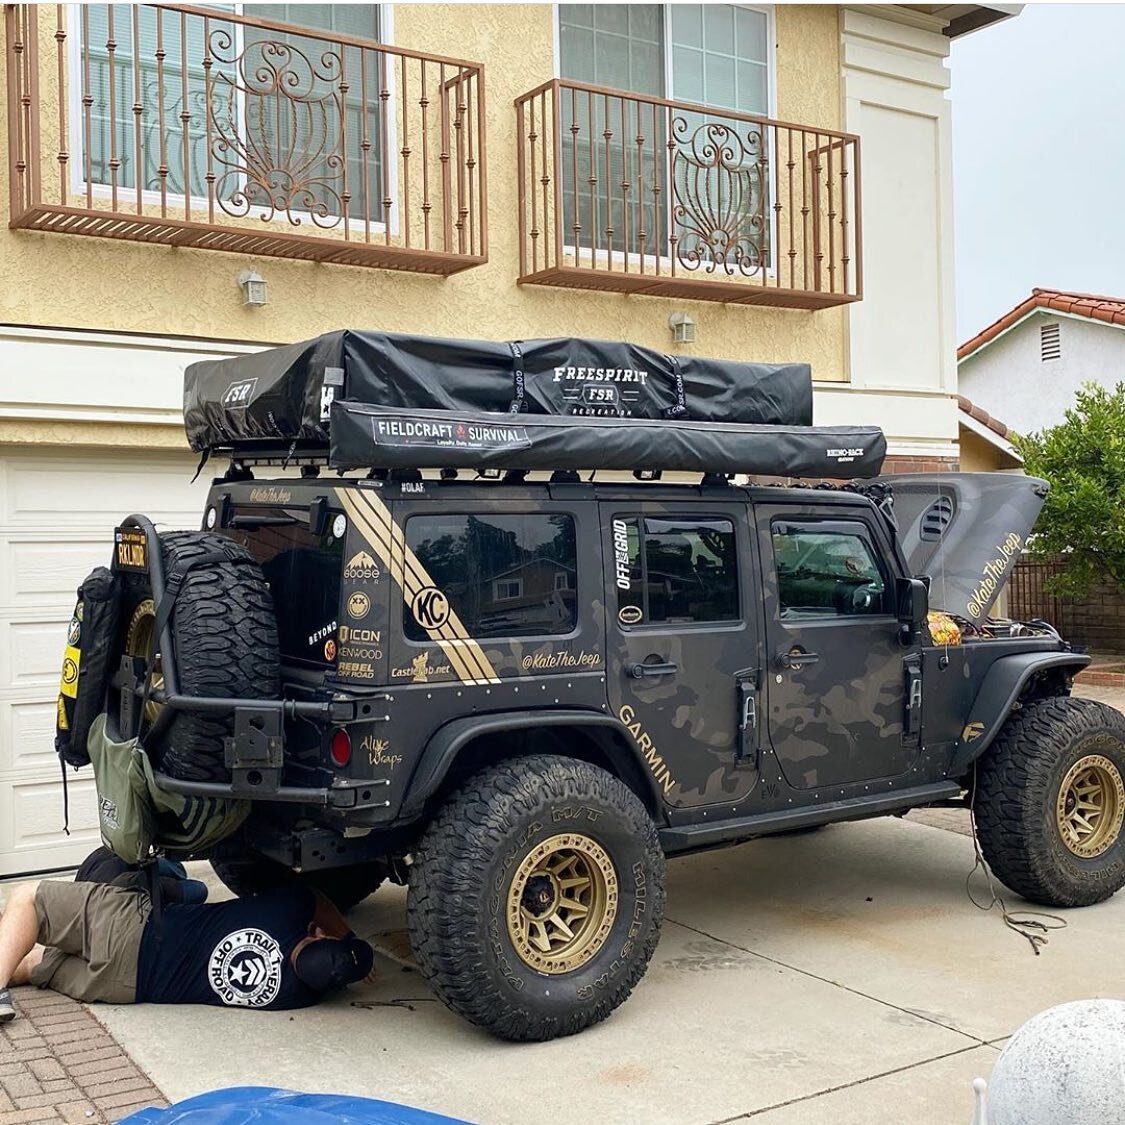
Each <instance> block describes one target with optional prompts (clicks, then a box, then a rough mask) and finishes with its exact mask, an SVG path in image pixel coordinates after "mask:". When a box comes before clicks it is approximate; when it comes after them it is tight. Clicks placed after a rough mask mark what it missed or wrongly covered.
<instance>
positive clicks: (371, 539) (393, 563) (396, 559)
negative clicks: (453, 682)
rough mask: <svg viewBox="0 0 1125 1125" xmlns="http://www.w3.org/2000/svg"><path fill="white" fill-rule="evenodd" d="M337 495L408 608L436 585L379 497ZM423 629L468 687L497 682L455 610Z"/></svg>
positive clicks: (344, 491) (350, 492)
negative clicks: (439, 622) (422, 593)
mask: <svg viewBox="0 0 1125 1125" xmlns="http://www.w3.org/2000/svg"><path fill="white" fill-rule="evenodd" d="M336 498H337V499H338V500H339V501H340V504H341V506H342V507H343V508H344V511H345V512H347V514H348V516H349V518H350V519H351V521H352V523H354V524H355V526H356V527H357V529H358V530H359V532H360V534H361V535H362V536H363V538H364V539H365V540H366V541H367V543H368V544H369V546H370V547H371V548H372V549H373V550H374V551H375V553H376V554H377V555H378V556H379V559H380V561H381V562H382V563H383V565H384V566H385V567H386V568H387V572H388V573H389V574H390V576H391V578H392V579H393V580H394V581H395V582H397V583H398V585H399V589H400V590H401V591H402V598H403V602H404V603H405V605H406V608H407V609H408V610H410V609H411V607H412V605H413V603H414V599H415V598H416V597H417V595H418V594H419V593H420V592H421V591H423V590H425V589H427V588H436V587H435V584H434V581H433V579H432V578H431V577H430V575H429V573H428V572H427V571H426V568H425V567H424V566H423V565H422V564H421V562H420V561H419V560H418V557H417V556H416V555H415V554H414V552H413V551H412V550H410V548H409V547H407V545H406V539H405V536H404V535H403V532H402V528H400V527H399V526H398V525H397V524H395V522H394V521H393V520H392V519H391V514H390V511H389V510H388V509H387V506H386V504H384V503H383V501H382V499H381V498H380V497H378V496H374V495H371V494H369V493H363V492H355V491H353V490H350V489H342V488H341V489H336ZM419 624H421V623H419ZM423 628H425V630H426V633H427V634H428V635H429V637H430V639H431V640H433V641H436V642H437V644H438V645H439V647H440V648H441V650H442V652H444V653H445V655H446V656H447V657H448V659H449V663H450V665H451V666H452V668H453V670H454V671H455V672H456V673H457V676H458V678H459V679H460V680H461V681H462V682H463V683H465V684H468V685H470V686H479V685H483V684H498V683H500V678H499V676H497V674H496V669H495V668H494V667H493V666H492V662H491V661H490V660H489V659H488V657H487V656H486V655H485V654H484V650H483V649H482V648H481V647H480V645H479V644H478V643H477V642H476V641H475V640H473V639H472V638H471V637H469V635H468V632H467V630H466V629H465V626H464V624H463V623H462V622H461V619H460V618H459V617H458V616H457V614H456V613H454V612H452V611H451V612H450V614H449V617H448V618H447V619H446V621H445V622H444V623H443V624H442V625H441V626H439V627H436V628H427V627H426V626H423Z"/></svg>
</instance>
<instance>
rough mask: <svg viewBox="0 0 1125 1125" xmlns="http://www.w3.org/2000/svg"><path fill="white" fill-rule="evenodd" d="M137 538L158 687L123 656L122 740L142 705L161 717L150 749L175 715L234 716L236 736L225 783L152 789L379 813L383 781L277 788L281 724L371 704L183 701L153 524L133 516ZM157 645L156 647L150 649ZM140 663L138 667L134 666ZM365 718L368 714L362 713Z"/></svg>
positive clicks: (347, 719)
mask: <svg viewBox="0 0 1125 1125" xmlns="http://www.w3.org/2000/svg"><path fill="white" fill-rule="evenodd" d="M121 526H122V527H133V528H136V529H137V530H138V531H140V532H142V533H143V534H144V537H145V541H146V551H145V559H146V566H147V570H148V577H149V583H150V586H151V588H152V600H153V605H154V606H155V607H156V612H157V620H158V621H159V622H160V623H161V625H160V636H159V637H158V638H156V639H155V643H156V644H159V648H160V662H161V674H162V676H163V678H164V686H163V687H162V688H153V687H151V678H150V676H149V675H148V674H147V670H146V669H147V666H148V665H149V664H150V663H151V659H152V654H151V653H150V654H149V659H148V660H144V659H143V658H139V657H132V656H129V655H125V656H123V657H122V661H121V668H120V671H119V673H118V678H117V682H118V683H119V684H120V687H121V691H122V697H123V699H127V700H128V704H126V705H123V706H122V712H123V713H122V716H121V722H122V727H123V728H128V729H123V730H122V734H123V736H124V737H127V738H128V737H133V736H136V737H140V733H141V731H140V726H141V722H142V719H143V715H144V709H145V708H144V704H145V701H146V700H151V701H152V702H154V703H158V704H160V711H159V712H158V713H157V715H156V718H155V719H154V720H153V722H152V725H151V726H150V727H149V729H148V730H147V731H146V732H145V734H144V741H146V742H149V743H153V744H155V743H156V741H157V740H158V739H159V738H160V736H161V735H162V734H163V733H164V732H165V731H166V730H167V728H168V726H169V724H170V723H171V722H172V720H173V719H174V718H175V716H176V714H177V712H185V711H186V712H194V713H202V714H216V715H227V714H233V716H234V734H233V735H232V736H231V737H229V738H227V739H225V740H224V743H225V745H224V754H223V756H224V761H225V763H226V765H227V766H228V767H229V769H230V771H231V781H230V782H229V783H226V782H201V781H184V780H181V779H180V778H174V777H169V776H168V775H167V774H165V773H160V772H155V773H154V777H155V780H156V782H157V784H158V785H159V786H160V787H161V788H163V789H167V790H168V791H169V792H172V793H183V794H185V795H186V796H198V797H223V798H229V799H232V800H240V799H246V798H250V799H257V800H265V801H281V802H287V803H293V804H307V805H319V806H327V807H331V808H351V809H354V808H367V807H380V808H385V807H387V806H388V805H389V802H387V801H377V800H374V799H373V791H377V790H378V789H380V788H382V787H383V786H387V785H389V784H390V781H389V780H387V779H385V778H380V779H374V780H371V779H369V780H363V781H354V780H351V779H344V778H339V779H335V780H334V781H333V783H332V785H331V786H318V787H304V786H285V785H282V784H281V774H282V769H283V767H284V763H285V731H284V722H285V720H286V719H296V718H301V719H308V720H310V721H312V722H313V723H321V724H324V725H332V726H346V725H347V724H348V723H351V722H354V721H355V720H356V719H357V717H358V716H359V710H360V707H361V706H364V707H365V708H367V709H368V710H369V709H370V704H371V702H372V701H373V698H377V699H385V698H386V696H379V697H370V696H364V697H363V698H362V699H360V698H359V697H357V696H354V695H345V694H342V693H337V694H336V695H335V696H334V697H333V698H332V699H327V700H320V701H316V702H313V701H302V700H297V699H236V698H224V697H219V696H198V695H184V694H183V693H182V692H181V691H180V688H179V682H180V680H179V670H178V668H177V665H176V652H175V646H174V643H173V635H172V618H171V614H170V613H164V614H161V612H160V609H161V607H162V606H163V604H164V599H165V598H166V597H168V596H169V595H168V592H167V584H166V582H165V576H164V561H163V558H162V557H161V553H160V536H159V534H158V533H157V531H156V528H155V527H154V526H153V524H152V521H151V520H149V519H148V518H147V517H146V516H140V515H131V516H128V517H127V518H126V519H124V520H123V521H122V523H121ZM154 647H155V646H154ZM138 665H140V667H138ZM364 717H365V719H369V718H370V716H369V715H366V714H365V715H364Z"/></svg>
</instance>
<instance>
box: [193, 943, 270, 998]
mask: <svg viewBox="0 0 1125 1125" xmlns="http://www.w3.org/2000/svg"><path fill="white" fill-rule="evenodd" d="M281 965H282V955H281V946H279V945H278V944H277V941H276V939H274V938H273V937H271V936H270V935H269V934H267V933H266V932H265V931H264V930H255V929H245V930H235V931H234V933H232V934H227V936H226V937H225V938H223V940H222V941H220V942H219V944H218V945H216V946H215V948H214V951H213V952H212V953H211V959H210V961H209V962H208V963H207V983H208V984H209V985H210V986H211V991H212V992H214V993H215V995H216V996H218V997H219V999H220V1000H222V1002H223V1003H224V1004H228V1005H230V1006H231V1007H234V1008H264V1007H266V1006H267V1005H268V1004H270V1003H272V1002H273V1001H274V1000H276V999H277V994H278V993H279V992H280V991H281Z"/></svg>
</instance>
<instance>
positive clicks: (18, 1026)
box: [0, 988, 168, 1125]
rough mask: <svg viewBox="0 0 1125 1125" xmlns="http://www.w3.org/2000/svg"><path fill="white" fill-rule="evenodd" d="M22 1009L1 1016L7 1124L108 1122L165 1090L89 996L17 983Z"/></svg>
mask: <svg viewBox="0 0 1125 1125" xmlns="http://www.w3.org/2000/svg"><path fill="white" fill-rule="evenodd" d="M12 997H13V999H14V1000H15V1002H16V1008H17V1009H18V1011H19V1017H18V1018H17V1019H15V1020H14V1021H13V1022H12V1023H7V1024H0V1125H23V1123H24V1122H27V1123H29V1125H30V1123H33V1122H45V1123H50V1122H65V1123H66V1125H106V1123H108V1122H114V1121H120V1120H121V1118H123V1117H127V1116H128V1115H129V1114H130V1113H132V1112H133V1111H134V1110H137V1109H142V1108H144V1107H145V1106H153V1105H155V1106H166V1105H167V1104H168V1102H167V1100H166V1099H165V1097H164V1095H163V1094H161V1092H160V1091H159V1090H158V1089H157V1088H156V1087H155V1086H154V1085H153V1084H152V1082H151V1081H150V1080H149V1078H148V1077H147V1076H146V1075H145V1074H144V1073H142V1072H141V1070H140V1069H138V1067H137V1064H136V1063H135V1062H133V1060H132V1059H131V1058H130V1057H129V1056H128V1055H127V1054H126V1053H125V1051H124V1049H123V1048H122V1047H121V1046H120V1044H119V1043H118V1042H117V1041H116V1040H115V1039H114V1038H113V1037H112V1036H111V1035H110V1034H109V1032H108V1031H106V1029H105V1028H104V1027H102V1025H101V1024H100V1023H98V1021H97V1020H96V1019H95V1018H94V1017H93V1015H92V1014H91V1013H90V1012H89V1011H88V1010H87V1009H86V1008H85V1007H84V1006H83V1005H81V1004H79V1003H78V1002H77V1001H75V1000H71V999H70V998H69V997H66V996H61V995H59V993H57V992H49V991H39V990H38V989H34V988H17V989H13V990H12Z"/></svg>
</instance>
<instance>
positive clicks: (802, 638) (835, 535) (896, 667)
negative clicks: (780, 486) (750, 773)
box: [755, 503, 920, 789]
mask: <svg viewBox="0 0 1125 1125" xmlns="http://www.w3.org/2000/svg"><path fill="white" fill-rule="evenodd" d="M838 511H839V514H834V513H832V512H826V508H825V506H823V505H821V506H812V505H807V506H804V505H788V504H771V503H758V504H756V505H755V518H756V526H757V530H758V542H759V547H760V553H761V565H762V587H763V591H764V593H765V598H764V608H765V632H766V655H765V668H764V671H765V690H764V695H765V699H766V709H767V721H766V726H767V727H768V730H769V739H770V742H771V744H772V746H773V750H774V753H775V755H776V756H777V759H778V764H779V766H780V768H781V771H782V773H783V774H784V776H785V778H786V780H787V781H788V782H789V784H790V785H792V786H794V787H796V788H801V789H815V788H818V787H822V786H825V785H847V784H849V783H852V782H862V781H870V780H873V779H877V778H891V777H895V776H897V775H899V774H902V773H904V772H905V771H906V770H907V769H909V768H910V766H911V764H912V762H913V760H914V758H915V757H916V755H917V753H918V739H917V735H916V734H914V733H913V731H916V730H917V722H912V723H911V731H907V730H906V729H905V726H906V724H905V722H904V720H905V718H906V703H907V689H908V678H909V677H910V676H911V675H913V676H914V677H917V676H918V675H919V674H920V673H919V672H918V671H917V668H916V666H914V662H916V659H917V658H916V656H915V657H914V662H909V661H908V657H910V655H911V650H910V649H906V648H903V647H902V645H901V644H900V641H899V622H898V619H897V617H896V614H895V605H894V589H895V583H894V577H895V576H894V568H893V567H892V566H891V565H890V562H889V560H890V559H891V558H892V557H893V556H892V555H891V552H890V549H889V544H888V541H887V539H886V535H885V532H884V529H883V528H882V527H879V526H877V524H876V519H875V517H874V515H873V514H872V513H871V512H870V511H869V510H867V509H861V508H850V507H846V506H843V505H840V506H838ZM917 687H918V688H919V689H920V681H919V682H918V684H917Z"/></svg>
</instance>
